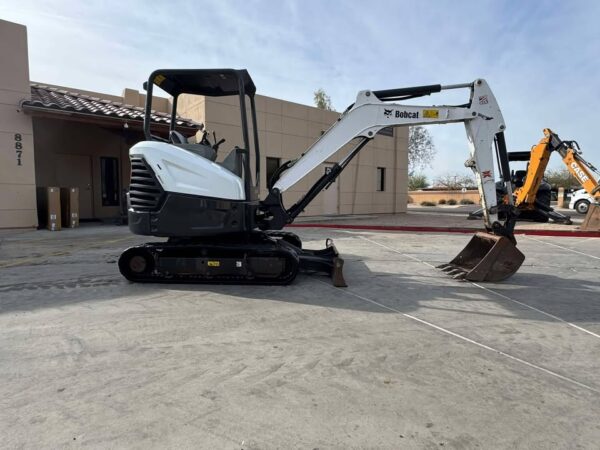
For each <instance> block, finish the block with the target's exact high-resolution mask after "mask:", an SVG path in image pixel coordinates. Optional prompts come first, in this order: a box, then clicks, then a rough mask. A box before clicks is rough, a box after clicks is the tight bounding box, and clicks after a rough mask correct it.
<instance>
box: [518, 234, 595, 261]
mask: <svg viewBox="0 0 600 450" xmlns="http://www.w3.org/2000/svg"><path fill="white" fill-rule="evenodd" d="M523 236H524V237H526V238H527V239H531V240H532V241H535V242H539V243H541V244H546V245H551V246H552V247H557V248H561V249H563V250H567V251H568V252H573V253H578V254H580V255H584V256H588V257H590V258H594V259H598V260H600V256H594V255H590V254H589V253H584V252H580V251H579V250H573V249H572V248H568V247H563V246H562V245H558V244H553V243H552V242H546V241H542V240H541V239H536V238H534V237H531V236H529V235H527V234H524V235H523Z"/></svg>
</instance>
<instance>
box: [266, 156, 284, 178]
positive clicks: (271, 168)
mask: <svg viewBox="0 0 600 450" xmlns="http://www.w3.org/2000/svg"><path fill="white" fill-rule="evenodd" d="M279 166H281V158H271V157H269V156H267V184H269V182H270V181H271V178H273V175H274V174H275V172H276V171H277V169H279Z"/></svg>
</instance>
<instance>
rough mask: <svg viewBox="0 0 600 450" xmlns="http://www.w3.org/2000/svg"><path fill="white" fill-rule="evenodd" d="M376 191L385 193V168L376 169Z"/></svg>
mask: <svg viewBox="0 0 600 450" xmlns="http://www.w3.org/2000/svg"><path fill="white" fill-rule="evenodd" d="M377 190H378V191H379V192H383V191H385V167H378V168H377Z"/></svg>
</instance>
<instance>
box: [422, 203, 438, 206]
mask: <svg viewBox="0 0 600 450" xmlns="http://www.w3.org/2000/svg"><path fill="white" fill-rule="evenodd" d="M421 206H435V203H433V202H421Z"/></svg>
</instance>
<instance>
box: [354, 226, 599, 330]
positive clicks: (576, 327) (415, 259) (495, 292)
mask: <svg viewBox="0 0 600 450" xmlns="http://www.w3.org/2000/svg"><path fill="white" fill-rule="evenodd" d="M360 238H361V239H364V240H366V241H369V242H370V243H372V244H375V245H379V246H380V247H383V248H386V249H388V250H390V251H392V252H395V253H398V254H399V255H402V256H406V257H407V258H410V259H412V260H414V261H418V262H420V263H423V264H425V265H426V266H429V267H433V268H435V266H434V265H432V264H429V263H428V262H426V261H422V260H420V259H419V258H416V257H414V256H412V255H407V254H406V253H402V252H400V251H398V250H396V249H395V248H392V247H390V246H388V245H385V244H381V243H380V242H375V241H374V240H372V239H369V238H366V237H364V236H360ZM465 281H467V282H468V283H470V284H472V285H473V286H476V287H478V288H480V289H483V290H484V291H487V292H489V293H491V294H494V295H497V296H498V297H500V298H503V299H505V300H508V301H511V302H513V303H516V304H517V305H521V306H523V307H524V308H528V309H531V310H532V311H536V312H538V313H540V314H542V315H544V316H546V317H550V318H551V319H554V320H556V321H558V322H562V323H564V324H565V325H569V326H570V327H573V328H575V329H577V330H579V331H583V332H584V333H587V334H589V335H590V336H594V337H595V338H598V339H600V335H599V334H596V333H594V332H593V331H590V330H588V329H586V328H583V327H580V326H579V325H575V324H574V323H572V322H568V321H566V320H564V319H561V318H560V317H558V316H555V315H554V314H550V313H549V312H546V311H542V310H541V309H539V308H536V307H535V306H531V305H528V304H527V303H523V302H520V301H519V300H515V299H514V298H510V297H508V296H507V295H504V294H501V293H500V292H497V291H494V290H492V289H490V288H487V287H485V286H482V285H480V284H477V283H474V282H472V281H468V280H465Z"/></svg>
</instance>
